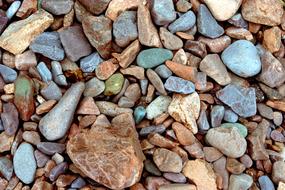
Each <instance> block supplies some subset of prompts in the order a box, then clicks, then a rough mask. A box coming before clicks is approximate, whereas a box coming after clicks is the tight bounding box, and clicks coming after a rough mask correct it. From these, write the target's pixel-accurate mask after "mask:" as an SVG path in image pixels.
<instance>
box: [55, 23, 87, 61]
mask: <svg viewBox="0 0 285 190" xmlns="http://www.w3.org/2000/svg"><path fill="white" fill-rule="evenodd" d="M83 29H84V25H83ZM84 33H85V31H84ZM84 33H83V30H82V27H80V26H70V27H67V28H65V29H63V30H62V31H60V32H59V36H60V40H61V43H62V45H63V48H64V50H65V53H66V56H67V57H68V58H69V59H70V60H71V61H77V60H79V59H80V58H81V57H84V56H86V55H89V54H91V52H92V48H91V46H90V44H89V43H88V41H87V39H86V37H85V35H86V34H85V35H84ZM86 36H87V35H86ZM87 38H88V36H87Z"/></svg>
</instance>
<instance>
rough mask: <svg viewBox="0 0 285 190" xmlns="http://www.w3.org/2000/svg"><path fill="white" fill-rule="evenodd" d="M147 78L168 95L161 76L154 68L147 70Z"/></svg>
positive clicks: (161, 92) (160, 91)
mask: <svg viewBox="0 0 285 190" xmlns="http://www.w3.org/2000/svg"><path fill="white" fill-rule="evenodd" d="M146 75H147V78H148V79H149V81H150V82H151V84H152V85H153V86H154V88H155V89H156V90H157V91H158V92H159V93H160V94H162V95H167V92H166V91H165V88H164V86H163V83H162V80H161V78H160V77H159V76H158V74H156V72H154V71H153V70H152V69H148V70H147V71H146Z"/></svg>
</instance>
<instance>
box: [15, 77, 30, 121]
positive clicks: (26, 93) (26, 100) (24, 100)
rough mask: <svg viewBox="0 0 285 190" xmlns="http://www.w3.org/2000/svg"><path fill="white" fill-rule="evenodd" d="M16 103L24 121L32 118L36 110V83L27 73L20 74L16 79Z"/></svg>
mask: <svg viewBox="0 0 285 190" xmlns="http://www.w3.org/2000/svg"><path fill="white" fill-rule="evenodd" d="M14 103H15V106H16V107H17V109H18V111H19V114H20V118H21V119H22V120H24V121H28V120H30V118H31V116H32V115H33V114H34V112H35V103H34V83H33V81H32V79H31V78H30V77H28V76H27V75H23V74H20V75H19V76H18V78H17V80H16V81H15V97H14Z"/></svg>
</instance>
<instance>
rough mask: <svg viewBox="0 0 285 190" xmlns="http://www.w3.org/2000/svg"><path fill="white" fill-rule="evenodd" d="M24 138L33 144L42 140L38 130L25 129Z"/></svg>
mask: <svg viewBox="0 0 285 190" xmlns="http://www.w3.org/2000/svg"><path fill="white" fill-rule="evenodd" d="M23 139H24V140H25V141H26V142H28V143H31V144H33V145H37V144H38V143H40V142H41V137H40V135H39V134H38V132H36V131H25V132H24V133H23Z"/></svg>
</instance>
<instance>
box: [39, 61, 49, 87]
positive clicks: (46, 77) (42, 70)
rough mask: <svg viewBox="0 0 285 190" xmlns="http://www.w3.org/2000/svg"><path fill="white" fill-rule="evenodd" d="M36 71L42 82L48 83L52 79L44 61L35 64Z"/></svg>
mask: <svg viewBox="0 0 285 190" xmlns="http://www.w3.org/2000/svg"><path fill="white" fill-rule="evenodd" d="M37 71H38V73H39V74H40V76H41V78H42V80H43V81H44V82H46V83H48V82H50V81H51V80H52V74H51V72H50V70H49V68H48V67H47V66H46V64H45V63H44V62H40V63H39V64H38V65H37Z"/></svg>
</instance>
